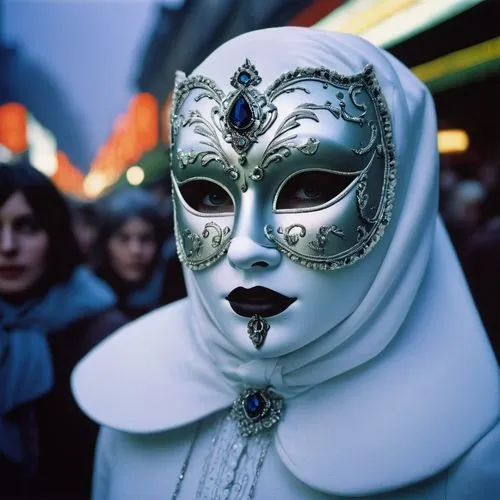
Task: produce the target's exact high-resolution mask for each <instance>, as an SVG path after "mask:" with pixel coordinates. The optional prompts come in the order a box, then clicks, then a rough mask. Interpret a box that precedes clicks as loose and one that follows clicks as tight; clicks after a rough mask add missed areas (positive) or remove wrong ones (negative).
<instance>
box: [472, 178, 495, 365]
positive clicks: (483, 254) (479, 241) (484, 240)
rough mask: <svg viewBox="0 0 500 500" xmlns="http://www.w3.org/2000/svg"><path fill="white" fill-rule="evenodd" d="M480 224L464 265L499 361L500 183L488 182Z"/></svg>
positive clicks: (473, 236)
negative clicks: (488, 188)
mask: <svg viewBox="0 0 500 500" xmlns="http://www.w3.org/2000/svg"><path fill="white" fill-rule="evenodd" d="M481 215H482V218H483V224H482V226H481V227H480V228H479V229H478V230H477V231H476V232H475V233H474V234H472V236H471V237H470V238H469V240H468V241H467V243H466V245H465V248H464V253H463V266H464V271H465V274H466V275H467V280H468V282H469V286H470V288H471V291H472V294H473V296H474V300H475V301H476V304H477V308H478V310H479V313H480V314H481V318H482V320H483V323H484V326H485V327H486V331H487V332H488V335H489V337H490V341H491V345H492V346H493V350H494V351H495V354H496V356H497V360H499V361H500V314H499V305H500V301H499V298H500V295H499V293H498V283H500V186H499V185H497V186H496V187H494V186H493V185H491V186H490V192H489V193H488V196H487V198H486V199H485V200H484V203H483V204H482V207H481Z"/></svg>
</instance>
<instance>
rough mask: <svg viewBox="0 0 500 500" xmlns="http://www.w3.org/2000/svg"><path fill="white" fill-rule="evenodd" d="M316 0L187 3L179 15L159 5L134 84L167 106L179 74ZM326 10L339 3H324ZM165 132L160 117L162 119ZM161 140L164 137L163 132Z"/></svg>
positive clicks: (282, 22) (197, 0) (285, 20)
mask: <svg viewBox="0 0 500 500" xmlns="http://www.w3.org/2000/svg"><path fill="white" fill-rule="evenodd" d="M315 3H318V2H317V1H316V2H315V1H314V0H253V1H252V2H241V1H238V0H186V1H185V2H184V5H183V7H182V8H181V9H179V10H171V9H169V8H168V7H166V6H158V10H157V18H156V23H155V25H154V27H153V30H152V32H151V34H150V37H149V41H148V42H147V43H146V45H145V48H144V53H143V56H142V58H141V59H140V61H141V62H140V64H139V67H138V69H137V77H136V85H137V87H138V89H139V90H140V91H141V92H148V93H150V94H153V95H154V96H155V97H156V99H157V100H158V102H159V103H160V104H163V103H165V101H166V99H167V95H168V93H169V92H170V90H171V89H172V88H173V85H174V76H175V72H176V71H177V70H181V71H184V72H185V73H190V72H191V71H192V70H193V69H194V68H195V67H196V66H197V65H198V64H199V63H201V61H203V59H205V58H206V57H207V56H208V55H209V54H210V53H211V52H212V51H213V50H214V49H215V48H217V47H218V46H219V45H221V44H222V43H224V42H226V41H227V40H229V39H231V38H233V37H235V36H237V35H239V34H241V33H245V32H247V31H252V30H256V29H262V28H270V27H274V26H283V25H287V24H289V22H290V20H291V19H293V18H294V17H295V16H296V15H297V14H299V13H300V12H303V11H304V10H305V9H307V8H308V7H311V6H313V4H315ZM321 3H322V4H324V5H323V10H324V9H325V5H326V7H327V8H326V11H329V10H332V9H333V8H335V6H336V5H338V4H339V3H341V2H338V1H335V0H333V1H330V0H328V1H327V2H325V1H324V0H322V1H321ZM160 127H161V117H160ZM161 135H162V137H165V133H164V131H163V130H162V131H161Z"/></svg>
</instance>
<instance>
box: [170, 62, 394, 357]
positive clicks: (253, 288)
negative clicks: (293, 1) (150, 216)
mask: <svg viewBox="0 0 500 500" xmlns="http://www.w3.org/2000/svg"><path fill="white" fill-rule="evenodd" d="M260 84H261V78H260V77H259V75H258V72H257V69H256V68H255V67H254V66H253V65H252V64H251V63H250V62H249V61H248V60H247V61H246V62H245V64H244V65H243V66H241V67H240V68H238V70H237V71H236V73H235V74H234V76H233V78H232V79H231V85H232V87H233V88H234V90H233V91H231V92H230V93H228V94H227V95H225V94H224V93H223V92H222V91H221V90H220V89H219V88H218V87H217V85H216V84H215V82H213V81H211V80H209V79H207V78H204V77H197V76H195V77H190V78H188V79H185V80H184V81H183V82H181V83H180V84H179V85H178V86H177V87H176V95H175V100H174V109H173V113H172V155H173V158H172V172H173V190H174V208H175V223H176V237H177V241H178V246H179V251H180V255H181V258H182V260H183V261H184V262H185V264H186V265H187V266H188V267H189V268H190V269H192V270H193V271H195V273H194V278H195V281H196V284H197V287H198V288H199V291H200V293H201V295H202V297H203V300H205V302H206V305H207V307H208V308H209V310H210V311H212V314H213V317H214V318H215V319H216V321H217V322H218V323H219V327H220V328H221V330H222V331H223V332H224V333H225V334H226V335H228V336H229V337H231V339H232V341H233V342H235V343H237V344H238V345H239V347H241V348H243V349H247V348H251V347H252V344H253V347H256V348H257V349H259V351H260V352H261V353H262V354H263V355H264V356H274V355H281V354H284V353H285V352H290V351H292V350H294V349H297V348H298V347H301V346H302V345H305V344H306V343H308V342H311V341H312V340H314V339H315V338H317V337H318V336H320V335H322V334H323V333H324V332H326V331H327V330H328V329H330V328H332V327H333V326H335V325H336V324H338V323H339V322H340V321H341V320H342V319H344V318H345V317H346V316H347V315H349V314H350V313H351V312H352V311H353V310H354V309H355V307H356V306H357V305H358V304H359V302H360V301H361V299H362V297H363V295H364V294H365V293H366V291H367V288H368V287H369V285H370V283H371V282H372V280H373V277H374V275H375V273H376V270H377V269H378V265H370V266H363V265H361V264H362V263H360V262H358V261H359V260H360V259H361V258H363V257H365V256H366V255H367V254H368V253H369V252H370V251H371V250H372V248H373V247H374V246H375V244H376V243H377V241H378V240H379V239H380V236H381V235H382V234H383V232H384V229H385V226H386V225H387V223H388V221H389V219H390V215H391V210H392V202H393V191H394V185H395V163H394V157H393V156H394V154H393V146H392V144H391V142H390V139H391V125H390V120H389V117H388V114H387V108H386V105H385V101H384V99H383V97H382V95H381V92H380V89H379V86H378V84H377V81H376V78H375V75H374V74H373V71H372V70H371V68H367V69H366V70H365V71H364V72H363V73H362V74H359V75H353V76H347V77H346V76H342V75H339V74H337V73H335V72H333V71H330V70H327V69H324V68H320V69H308V68H306V69H297V70H295V71H292V72H290V73H287V74H285V75H283V76H282V77H280V78H279V79H278V80H277V81H275V82H274V83H272V84H271V85H270V86H269V87H268V88H267V90H265V91H264V92H261V91H260ZM226 252H228V255H227V257H225V254H226ZM283 256H285V258H283ZM382 257H383V250H381V251H379V252H376V255H374V256H373V258H371V261H372V264H373V263H374V262H375V261H378V262H380V260H381V259H382ZM352 264H354V265H352ZM242 330H243V331H245V330H247V333H248V336H249V337H246V336H245V335H241V334H239V333H235V332H241V331H242ZM271 330H272V333H270V331H271ZM311 332H313V333H311ZM235 335H236V337H234V336H235ZM233 337H234V338H233ZM249 338H250V340H251V343H249V341H248V340H249Z"/></svg>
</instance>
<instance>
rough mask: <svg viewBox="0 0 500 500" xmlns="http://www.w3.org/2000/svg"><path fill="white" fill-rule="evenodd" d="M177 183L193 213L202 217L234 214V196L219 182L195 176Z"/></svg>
mask: <svg viewBox="0 0 500 500" xmlns="http://www.w3.org/2000/svg"><path fill="white" fill-rule="evenodd" d="M175 184H176V188H177V189H176V192H177V194H178V195H179V197H180V198H181V200H182V202H183V204H184V206H185V208H186V209H187V210H189V211H190V212H191V213H193V214H195V215H198V216H201V217H206V216H212V217H213V216H227V215H233V214H234V207H235V203H234V199H233V196H232V195H231V193H230V192H229V191H228V190H227V189H226V188H225V187H224V186H223V185H221V184H219V183H218V182H216V181H214V180H212V179H206V178H193V179H188V180H187V181H184V182H182V183H178V182H176V183H175Z"/></svg>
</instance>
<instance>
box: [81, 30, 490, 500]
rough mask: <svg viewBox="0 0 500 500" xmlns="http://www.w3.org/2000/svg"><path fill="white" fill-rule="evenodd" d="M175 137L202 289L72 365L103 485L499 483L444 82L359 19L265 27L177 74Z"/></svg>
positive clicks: (442, 492)
mask: <svg viewBox="0 0 500 500" xmlns="http://www.w3.org/2000/svg"><path fill="white" fill-rule="evenodd" d="M171 134H172V137H171V139H172V142H171V147H172V180H173V190H174V193H173V200H174V210H175V224H176V239H177V248H178V253H179V256H180V258H181V260H182V261H183V263H184V270H185V275H186V282H187V287H188V291H189V294H188V298H186V299H184V300H181V301H178V302H176V303H174V304H171V305H168V306H166V307H164V308H162V309H160V310H158V311H156V312H153V313H150V314H148V315H147V316H145V317H143V318H141V319H139V320H138V321H136V322H134V323H131V324H129V325H127V326H126V327H124V328H122V329H121V330H119V331H118V332H117V333H116V334H114V335H113V336H112V337H110V338H109V339H107V340H106V341H104V342H103V343H102V344H101V345H100V346H98V347H97V348H96V349H95V350H94V351H92V352H91V353H90V354H89V355H88V356H87V357H86V358H84V359H83V360H82V361H81V362H80V364H79V365H78V367H77V368H76V369H75V372H74V373H73V379H72V384H73V390H74V394H75V397H76V400H77V401H78V403H79V405H80V406H81V408H82V409H83V411H85V412H86V413H87V414H88V415H89V416H90V417H91V418H93V419H94V420H96V421H97V422H99V423H100V424H102V430H101V433H100V437H99V440H98V444H97V451H96V461H95V475H94V487H93V499H94V500H112V499H113V500H125V499H132V498H133V499H136V498H141V499H142V498H151V499H153V498H155V499H157V498H158V499H160V498H162V499H170V498H172V499H176V498H178V499H181V500H182V499H186V500H192V499H208V498H210V499H226V498H227V499H247V498H255V499H271V498H276V499H277V498H280V499H281V498H282V499H287V500H296V499H297V500H298V499H311V500H314V499H326V498H334V499H338V498H352V497H355V498H365V499H366V498H377V499H379V498H380V499H412V500H416V499H419V500H420V499H425V500H445V499H447V500H464V499H470V500H472V499H473V500H495V499H498V498H500V427H499V425H498V421H499V417H500V405H499V403H500V395H499V377H498V367H497V364H496V361H495V357H494V355H493V353H492V351H491V348H490V346H489V343H488V340H487V337H486V335H485V332H484V329H483V326H482V324H481V321H480V319H479V317H478V314H477V311H476V308H475V306H474V304H473V301H472V299H471V296H470V294H469V291H468V288H467V285H466V282H465V280H464V277H463V275H462V272H461V270H460V267H459V264H458V262H457V258H456V256H455V253H454V251H453V249H452V247H451V245H450V242H449V239H448V236H447V235H446V232H445V230H444V229H443V226H442V223H441V222H440V220H439V218H438V215H437V192H438V168H439V166H438V154H437V146H436V119H435V113H434V106H433V102H432V99H431V96H430V94H429V92H428V91H427V89H426V88H425V87H424V86H423V85H422V84H421V83H420V82H419V81H418V80H417V79H416V78H415V77H414V76H413V75H412V73H411V72H410V71H409V70H408V69H407V68H406V67H404V66H403V65H402V64H401V63H399V62H398V61H397V60H396V59H394V58H393V57H392V56H391V55H389V54H387V53H386V52H384V51H382V50H380V49H377V48H376V47H374V46H372V45H371V44H369V43H368V42H366V41H364V40H362V39H360V38H358V37H355V36H352V35H347V34H336V33H326V32H322V31H317V30H313V29H304V28H276V29H268V30H263V31H255V32H252V33H248V34H245V35H242V36H239V37H237V38H235V39H233V40H231V41H229V42H228V43H226V44H224V45H222V46H221V47H220V48H219V49H217V50H216V51H215V52H213V53H212V54H211V55H210V56H209V57H208V58H207V59H206V60H205V61H204V62H203V63H202V64H201V65H200V66H199V67H198V68H197V69H196V70H195V71H194V72H193V74H192V75H190V76H189V77H187V76H186V75H183V74H179V75H178V78H177V81H176V88H175V93H174V102H173V105H172V110H171Z"/></svg>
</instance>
